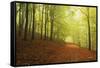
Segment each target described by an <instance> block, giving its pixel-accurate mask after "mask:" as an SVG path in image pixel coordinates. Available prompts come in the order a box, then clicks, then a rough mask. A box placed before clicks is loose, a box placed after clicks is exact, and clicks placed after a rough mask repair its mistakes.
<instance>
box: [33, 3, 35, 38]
mask: <svg viewBox="0 0 100 68" xmlns="http://www.w3.org/2000/svg"><path fill="white" fill-rule="evenodd" d="M34 35H35V5H34V4H33V25H32V39H34Z"/></svg>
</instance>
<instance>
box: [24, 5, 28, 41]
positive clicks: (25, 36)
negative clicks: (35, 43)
mask: <svg viewBox="0 0 100 68" xmlns="http://www.w3.org/2000/svg"><path fill="white" fill-rule="evenodd" d="M27 30H28V4H26V23H25V35H24V40H26V39H27Z"/></svg>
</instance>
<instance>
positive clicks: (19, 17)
mask: <svg viewBox="0 0 100 68" xmlns="http://www.w3.org/2000/svg"><path fill="white" fill-rule="evenodd" d="M19 7H20V12H19V36H20V35H21V23H22V22H21V20H22V18H21V16H22V15H21V10H22V5H21V4H19Z"/></svg>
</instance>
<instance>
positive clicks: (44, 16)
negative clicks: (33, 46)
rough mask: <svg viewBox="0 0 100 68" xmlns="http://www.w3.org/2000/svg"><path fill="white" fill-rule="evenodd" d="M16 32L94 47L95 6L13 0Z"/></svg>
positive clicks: (93, 48) (37, 38) (23, 36)
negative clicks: (16, 0) (15, 1)
mask: <svg viewBox="0 0 100 68" xmlns="http://www.w3.org/2000/svg"><path fill="white" fill-rule="evenodd" d="M16 34H17V36H19V37H20V38H21V39H24V40H51V41H58V42H66V43H67V42H70V43H75V44H77V46H79V47H83V48H88V49H89V50H96V7H84V6H69V5H68V6H67V5H49V4H33V3H16Z"/></svg>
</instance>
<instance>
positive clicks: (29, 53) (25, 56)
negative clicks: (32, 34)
mask: <svg viewBox="0 0 100 68" xmlns="http://www.w3.org/2000/svg"><path fill="white" fill-rule="evenodd" d="M16 42H17V45H16V47H17V48H16V52H17V53H16V55H17V57H16V59H17V65H23V64H26V65H28V64H47V63H63V62H79V61H93V60H96V52H95V51H89V50H88V49H84V48H80V47H78V46H77V45H76V44H69V43H59V42H54V41H44V40H35V41H30V42H29V41H21V40H17V41H16Z"/></svg>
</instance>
